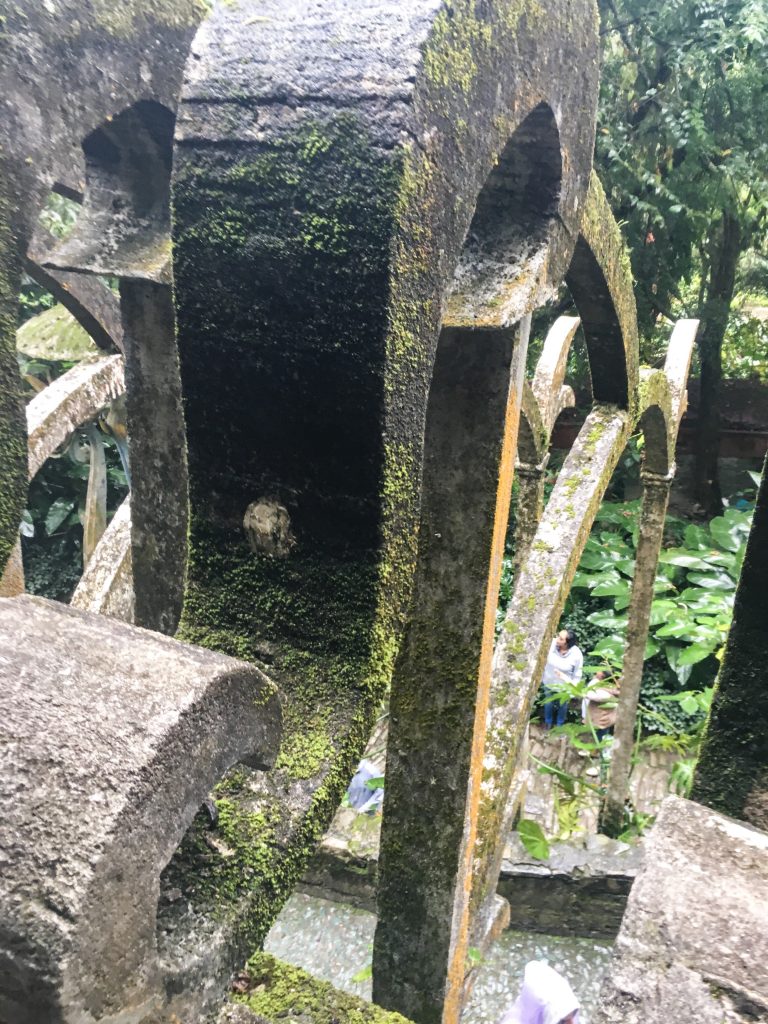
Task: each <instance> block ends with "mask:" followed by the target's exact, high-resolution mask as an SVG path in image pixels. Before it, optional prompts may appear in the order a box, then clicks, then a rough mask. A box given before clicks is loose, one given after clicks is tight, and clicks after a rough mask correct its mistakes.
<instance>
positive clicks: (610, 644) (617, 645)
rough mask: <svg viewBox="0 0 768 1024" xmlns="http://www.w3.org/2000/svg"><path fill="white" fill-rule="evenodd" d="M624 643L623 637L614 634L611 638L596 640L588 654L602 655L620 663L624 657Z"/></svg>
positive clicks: (605, 637)
mask: <svg viewBox="0 0 768 1024" xmlns="http://www.w3.org/2000/svg"><path fill="white" fill-rule="evenodd" d="M624 643H625V641H624V637H621V636H617V635H616V634H615V633H614V634H613V635H612V636H604V637H603V638H602V640H598V642H597V643H596V644H595V646H594V647H593V648H592V650H591V651H590V652H589V653H590V654H598V655H599V654H602V655H605V656H607V657H612V658H614V659H616V660H618V661H620V660H621V659H622V657H623V656H624Z"/></svg>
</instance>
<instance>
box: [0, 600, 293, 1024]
mask: <svg viewBox="0 0 768 1024" xmlns="http://www.w3.org/2000/svg"><path fill="white" fill-rule="evenodd" d="M0 650H1V651H2V686H0V705H1V708H0V722H1V723H2V726H1V727H2V750H3V754H4V768H3V772H2V783H1V785H2V800H3V807H4V811H3V816H2V820H1V821H0V850H2V859H1V860H0V908H1V909H0V1019H2V1020H5V1021H9V1022H12V1024H40V1022H41V1021H43V1020H44V1021H46V1022H50V1024H54V1022H62V1024H63V1022H71V1024H75V1022H77V1024H82V1022H83V1021H92V1020H93V1021H100V1022H104V1024H106V1022H112V1021H114V1022H117V1021H119V1022H120V1024H127V1022H131V1024H133V1022H136V1024H138V1022H140V1021H144V1020H148V1019H150V1015H151V1014H152V1013H154V1012H157V1011H160V1009H161V1007H162V1004H163V1002H164V983H168V979H163V978H162V977H161V975H160V971H159V967H158V961H157V950H156V934H155V918H156V914H157V903H158V897H159V877H160V872H161V870H162V869H163V867H164V866H165V864H166V863H167V861H168V859H169V858H170V856H171V854H172V853H173V851H174V850H175V848H176V846H177V845H178V843H179V840H180V839H181V837H182V835H183V834H184V831H185V829H186V828H187V826H188V825H189V823H190V822H191V820H192V818H193V816H194V814H195V812H196V811H197V809H198V808H199V807H200V805H201V803H202V801H203V799H204V798H205V797H206V795H207V794H208V792H209V790H210V788H211V787H212V786H213V784H214V783H215V782H216V781H217V780H218V779H219V778H220V777H221V775H222V774H223V773H224V771H225V770H226V769H227V768H228V767H229V766H230V765H231V764H233V763H234V762H236V761H239V760H243V761H247V762H249V763H250V764H252V765H257V766H259V767H262V768H264V767H267V766H268V765H270V764H271V763H273V761H274V758H275V756H276V753H277V750H278V746H279V740H280V731H281V725H280V707H279V703H278V700H277V696H276V693H275V690H274V687H273V686H272V684H271V683H270V682H269V681H268V680H267V679H266V677H265V676H264V675H263V674H262V673H260V672H259V671H258V670H257V669H256V668H254V667H253V666H248V665H245V664H243V663H242V662H236V661H234V660H232V659H228V658H224V657H222V656H221V655H216V654H213V653H211V652H209V651H203V650H200V649H195V648H191V647H187V646H184V645H182V644H179V643H178V642H176V641H174V640H170V639H167V638H164V637H161V636H158V635H157V634H153V633H148V632H146V631H143V630H139V629H136V628H134V627H131V626H127V625H125V624H123V623H119V622H117V621H115V620H114V619H108V618H105V617H103V616H97V615H89V614H87V613H84V612H78V611H73V610H71V609H67V608H65V607H63V606H61V605H57V604H55V603H53V602H47V601H44V600H42V599H38V598H28V597H23V598H14V599H6V600H2V601H0ZM197 998H198V993H196V992H195V991H194V990H190V991H188V992H186V993H185V1002H186V1007H187V1011H188V1012H189V1013H192V1012H194V1011H193V1007H194V1006H195V1002H196V999H197Z"/></svg>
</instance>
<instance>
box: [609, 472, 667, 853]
mask: <svg viewBox="0 0 768 1024" xmlns="http://www.w3.org/2000/svg"><path fill="white" fill-rule="evenodd" d="M673 477H674V466H673V467H672V470H671V472H669V473H667V474H666V475H664V476H662V475H659V474H656V473H650V472H647V471H646V472H643V474H642V481H643V500H642V506H641V509H640V532H639V536H638V540H637V553H636V556H635V575H634V577H633V578H632V594H631V597H630V601H629V611H628V624H627V638H626V646H625V649H624V662H623V669H622V683H621V696H620V697H619V704H618V712H617V718H616V728H615V731H614V737H613V746H612V748H611V751H612V756H611V771H610V775H609V777H608V786H607V790H606V795H605V801H604V803H603V806H602V809H601V813H600V831H601V832H604V833H605V834H606V835H609V836H614V837H615V836H617V835H618V834H619V833H620V832H621V831H622V828H623V822H624V804H625V802H626V799H627V793H628V789H629V773H630V771H631V768H632V746H633V742H634V733H635V719H636V717H637V703H638V700H639V698H640V686H641V684H642V681H643V662H644V660H645V645H646V641H647V639H648V625H649V623H650V619H651V605H652V603H653V587H654V583H655V582H656V567H657V565H658V561H659V551H660V550H661V542H662V540H663V538H664V519H665V517H666V514H667V504H668V502H669V489H670V486H671V484H672V479H673Z"/></svg>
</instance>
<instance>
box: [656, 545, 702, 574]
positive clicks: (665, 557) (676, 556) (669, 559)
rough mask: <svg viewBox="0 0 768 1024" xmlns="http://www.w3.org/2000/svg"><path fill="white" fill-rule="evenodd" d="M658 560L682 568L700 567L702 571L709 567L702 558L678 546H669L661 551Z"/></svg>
mask: <svg viewBox="0 0 768 1024" xmlns="http://www.w3.org/2000/svg"><path fill="white" fill-rule="evenodd" d="M659 561H660V562H665V563H666V564H667V565H680V566H682V567H683V568H684V569H700V570H704V572H706V570H707V569H709V565H708V563H707V562H705V561H704V559H703V558H700V557H699V556H698V555H692V554H691V553H690V551H684V550H682V549H680V548H669V549H668V550H667V551H662V553H661V555H660V556H659Z"/></svg>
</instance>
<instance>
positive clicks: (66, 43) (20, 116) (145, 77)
mask: <svg viewBox="0 0 768 1024" xmlns="http://www.w3.org/2000/svg"><path fill="white" fill-rule="evenodd" d="M102 6H104V5H102ZM202 13H203V12H202V8H201V6H200V5H199V4H198V3H197V2H196V0H168V2H164V3H162V4H157V3H156V2H154V0H127V2H126V3H124V4H121V5H119V8H118V7H116V8H115V11H114V12H112V13H111V14H110V12H109V11H108V10H107V9H106V7H105V8H104V10H102V9H101V7H100V8H99V10H98V11H96V10H94V11H93V12H91V11H89V12H84V11H83V9H82V4H80V3H78V2H77V0H61V2H59V3H57V4H56V5H55V9H53V10H51V9H49V8H46V7H42V6H40V5H35V7H34V9H31V10H27V9H25V8H22V7H20V6H18V5H17V6H15V7H12V8H10V9H9V10H8V12H7V17H6V21H5V24H4V32H5V37H4V52H3V62H2V68H0V84H1V85H2V92H3V96H4V99H5V102H4V104H3V107H2V111H0V134H1V135H2V137H3V139H4V140H5V143H6V144H5V145H4V146H3V152H2V154H1V155H0V479H1V480H2V487H0V493H1V494H2V496H1V497H0V564H4V563H5V559H6V557H7V555H8V552H9V550H10V548H11V547H12V545H13V543H14V542H15V539H16V532H17V528H18V523H19V520H20V516H21V511H22V509H23V505H24V500H25V490H26V436H25V434H26V432H25V429H24V414H23V404H22V402H21V399H20V392H19V385H18V372H17V367H16V365H15V355H14V345H13V334H14V329H15V322H16V308H15V304H16V297H17V295H18V291H19V287H20V283H21V273H22V269H23V261H24V258H25V256H26V253H27V250H28V248H29V245H30V241H31V239H32V236H33V234H34V230H35V226H36V219H37V215H38V213H39V210H40V208H41V206H42V203H43V201H44V199H45V196H46V195H47V194H48V192H49V191H50V189H51V187H52V185H53V183H54V182H59V181H69V179H70V177H71V176H72V174H71V172H72V165H73V161H74V159H75V157H73V153H74V154H75V155H76V152H77V149H78V148H79V145H80V141H81V139H83V138H84V137H85V136H86V135H88V133H89V132H91V131H93V130H94V128H96V127H97V126H98V125H99V124H101V123H103V122H104V121H106V119H107V118H109V117H111V116H114V115H115V114H117V113H119V111H120V110H123V109H125V108H126V107H127V106H130V105H131V104H132V103H134V102H136V101H137V100H139V99H141V98H149V97H151V98H152V99H153V100H154V101H156V102H159V103H162V104H164V105H165V106H167V107H168V109H171V110H172V109H174V108H175V105H176V97H177V95H178V89H179V86H180V82H181V75H182V72H183V65H184V59H185V57H186V53H187V50H188V47H189V42H190V40H191V37H192V34H193V32H194V29H195V27H196V25H197V23H198V21H199V19H200V17H201V16H202ZM106 50H108V51H109V54H108V59H106V58H105V51H106ZM107 65H108V77H107V76H106V74H105V71H104V70H103V69H104V68H105V67H106V66H107ZM29 67H36V68H37V69H39V73H38V74H35V75H28V74H27V73H26V70H27V69H28V68H29ZM62 97H64V98H66V99H65V100H64V101H62Z"/></svg>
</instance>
